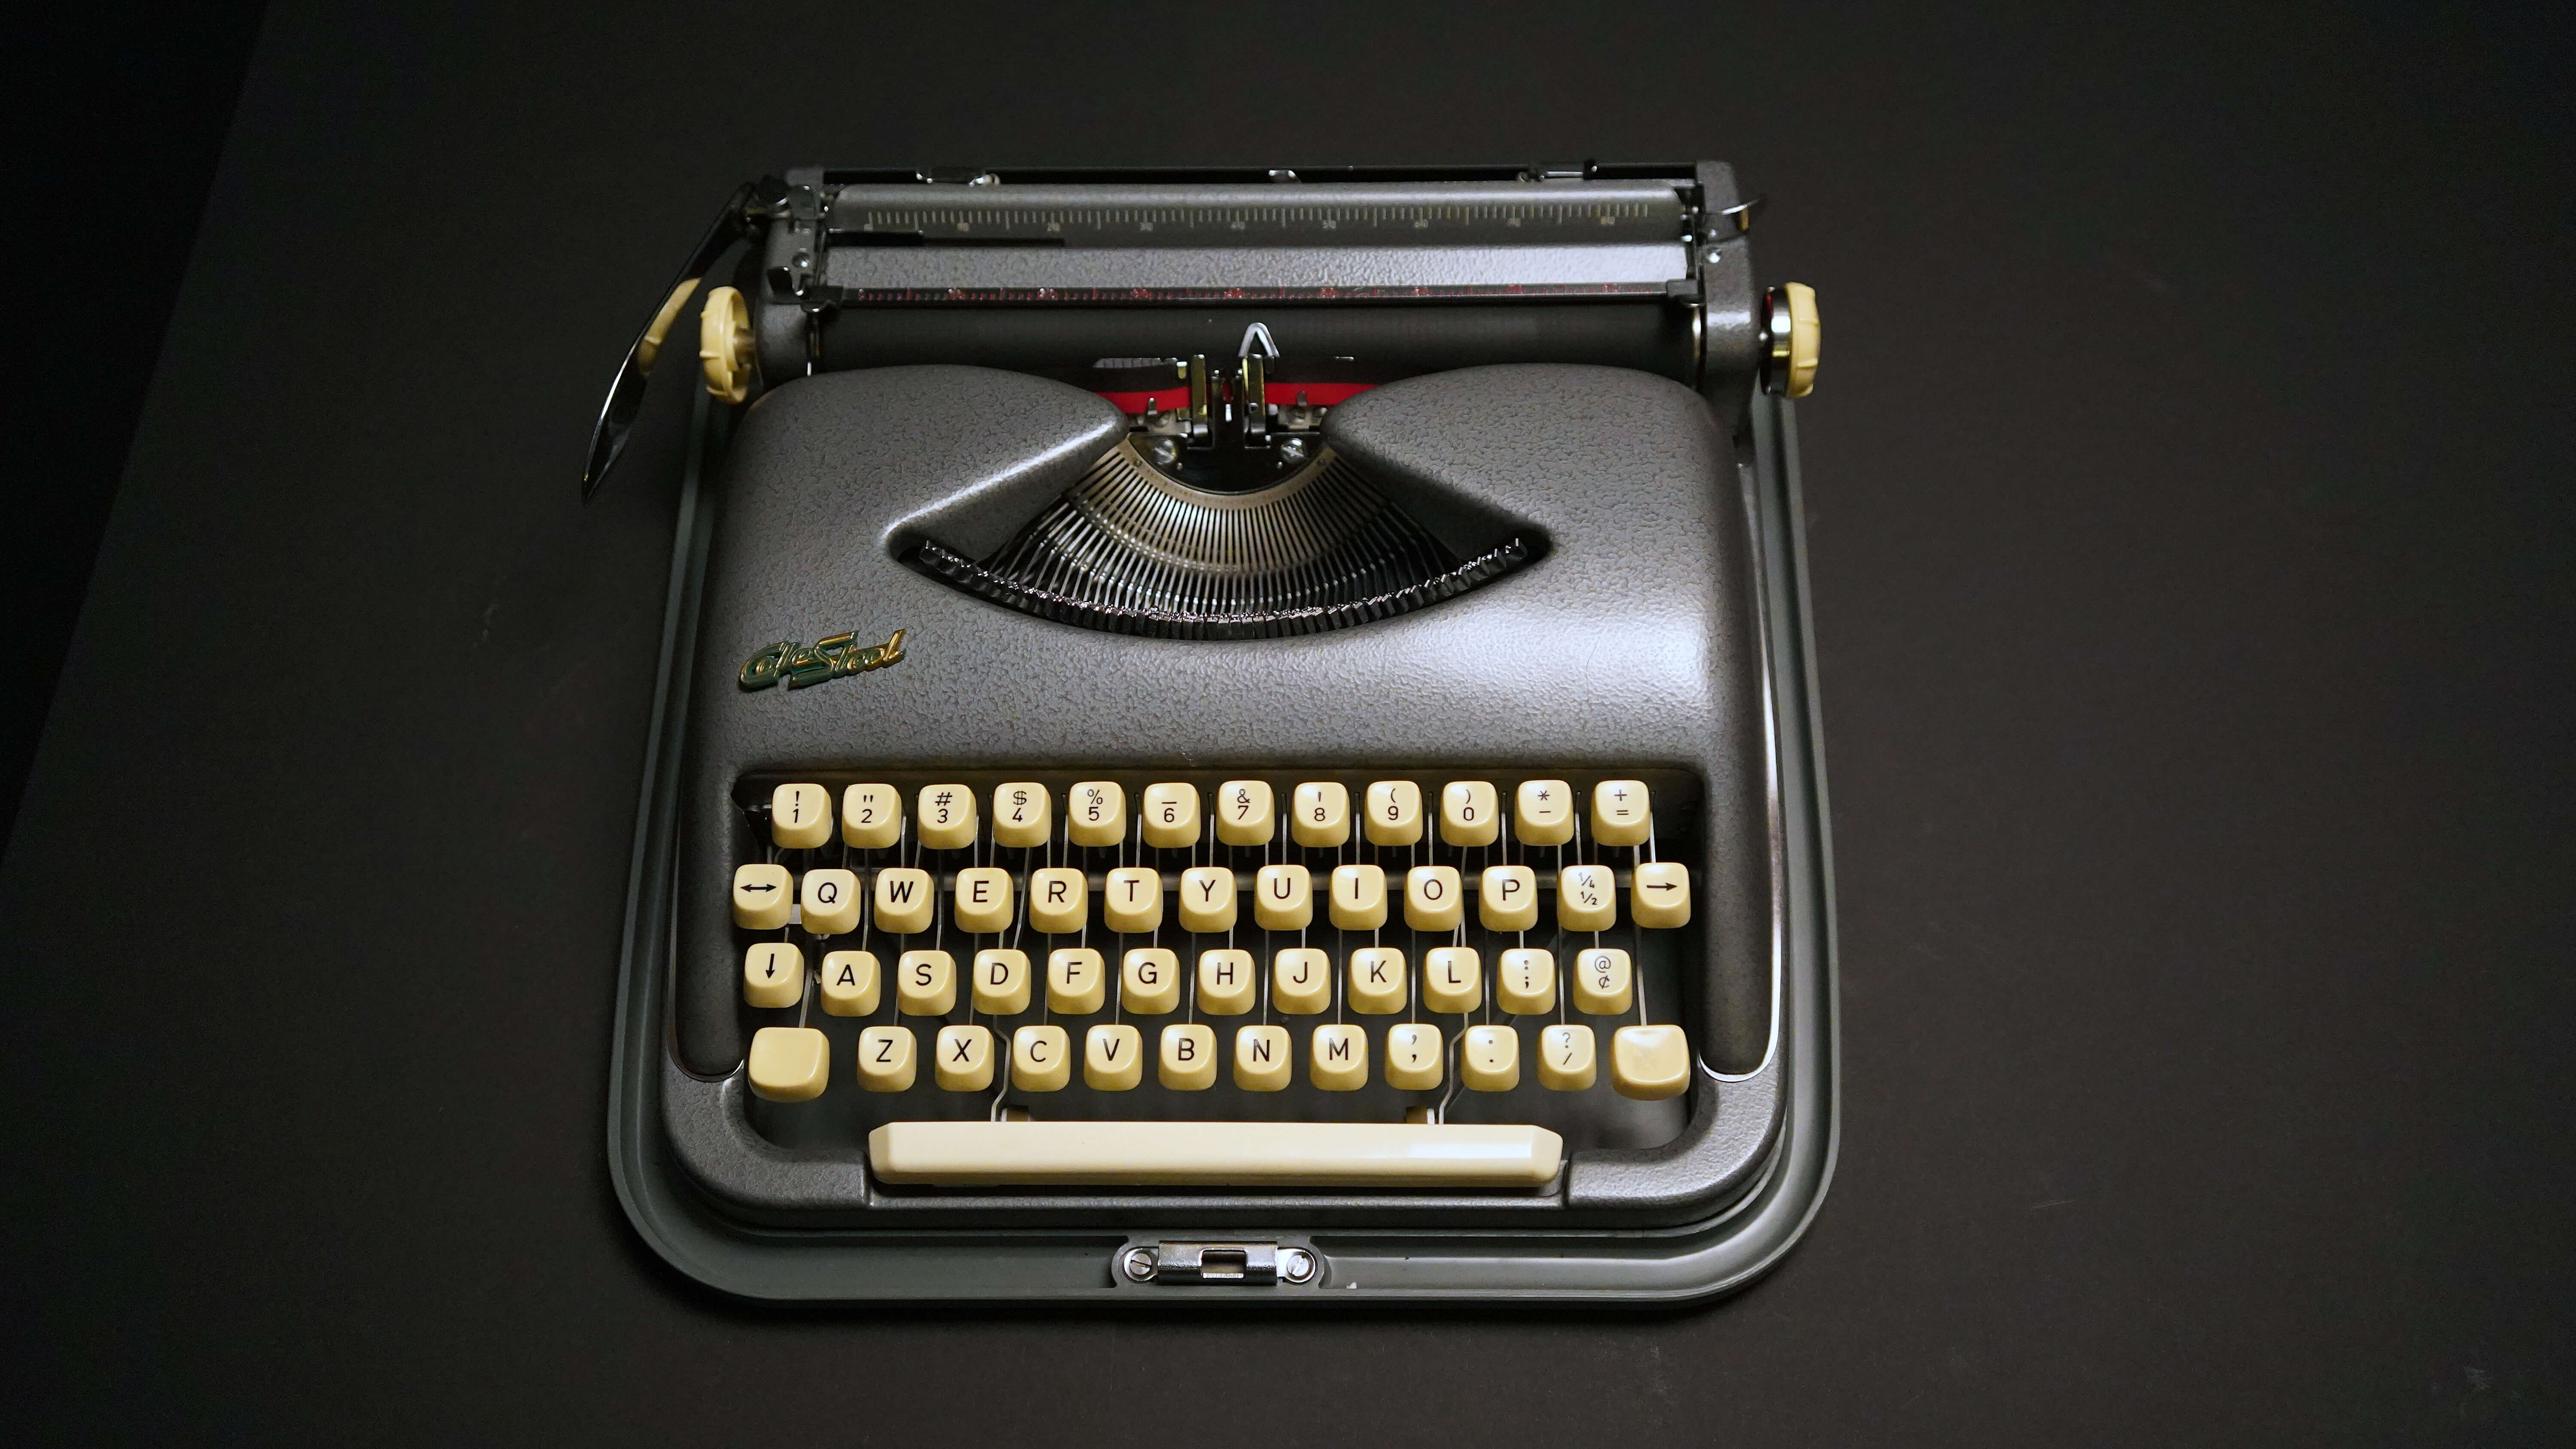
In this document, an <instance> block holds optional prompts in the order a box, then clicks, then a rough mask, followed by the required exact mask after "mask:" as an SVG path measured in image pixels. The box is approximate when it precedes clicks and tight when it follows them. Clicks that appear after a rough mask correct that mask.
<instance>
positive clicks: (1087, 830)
mask: <svg viewBox="0 0 2576 1449" xmlns="http://www.w3.org/2000/svg"><path fill="white" fill-rule="evenodd" d="M1064 833H1065V838H1066V839H1068V840H1071V841H1072V842H1073V843H1074V844H1076V845H1116V844H1117V843H1118V842H1120V841H1122V840H1125V839H1126V838H1127V789H1126V787H1125V786H1123V785H1121V784H1119V783H1118V782H1117V781H1115V780H1084V781H1081V782H1079V783H1077V784H1076V785H1075V786H1074V787H1073V788H1072V789H1071V790H1068V791H1066V792H1065V797H1064Z"/></svg>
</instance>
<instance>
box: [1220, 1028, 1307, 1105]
mask: <svg viewBox="0 0 2576 1449" xmlns="http://www.w3.org/2000/svg"><path fill="white" fill-rule="evenodd" d="M1295 1055H1296V1048H1294V1047H1293V1046H1291V1045H1290V1044H1289V1041H1288V1028H1286V1027H1284V1026H1246V1027H1239V1028H1237V1029H1236V1030H1235V1033H1234V1084H1235V1085H1236V1086H1238V1087H1241V1088H1242V1089H1243V1090H1245V1091H1247V1092H1279V1091H1285V1090H1287V1087H1288V1064H1289V1062H1290V1061H1291V1060H1292V1059H1293V1058H1294V1057H1295Z"/></svg>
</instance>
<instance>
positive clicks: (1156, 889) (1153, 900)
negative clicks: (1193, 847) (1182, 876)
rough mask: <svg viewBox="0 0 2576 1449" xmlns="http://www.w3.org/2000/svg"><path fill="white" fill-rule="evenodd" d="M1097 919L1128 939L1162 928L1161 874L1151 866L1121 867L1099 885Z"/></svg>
mask: <svg viewBox="0 0 2576 1449" xmlns="http://www.w3.org/2000/svg"><path fill="white" fill-rule="evenodd" d="M1100 920H1101V924H1103V925H1105V926H1107V927H1108V928H1109V929H1111V930H1113V931H1116V932H1118V933H1120V934H1121V935H1128V936H1144V935H1150V934H1152V933H1153V932H1155V931H1157V930H1160V929H1161V928H1162V925H1163V873H1162V872H1161V871H1159V870H1156V869H1154V868H1153V867H1151V866H1141V865H1122V866H1120V867H1118V868H1117V869H1116V870H1113V871H1111V872H1110V873H1109V875H1108V877H1107V878H1106V879H1104V880H1103V881H1102V882H1101V884H1100Z"/></svg>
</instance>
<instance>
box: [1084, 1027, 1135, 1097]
mask: <svg viewBox="0 0 2576 1449" xmlns="http://www.w3.org/2000/svg"><path fill="white" fill-rule="evenodd" d="M1143 1080H1145V1036H1144V1033H1142V1032H1140V1031H1138V1030H1136V1028H1134V1027H1132V1026H1095V1027H1093V1028H1092V1029H1091V1030H1089V1031H1087V1032H1084V1033H1083V1034H1082V1082H1083V1085H1084V1086H1087V1087H1089V1088H1091V1089H1092V1090H1094V1091H1099V1092H1125V1091H1130V1090H1133V1089H1134V1087H1135V1086H1136V1084H1137V1083H1138V1082H1141V1081H1143Z"/></svg>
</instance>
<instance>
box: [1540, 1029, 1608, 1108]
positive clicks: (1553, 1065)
mask: <svg viewBox="0 0 2576 1449" xmlns="http://www.w3.org/2000/svg"><path fill="white" fill-rule="evenodd" d="M1593 1076H1594V1065H1593V1059H1592V1028H1590V1027H1588V1026H1551V1027H1549V1028H1547V1029H1546V1030H1544V1031H1541V1032H1540V1033H1539V1034H1538V1084H1539V1085H1540V1086H1542V1087H1545V1088H1547V1089H1548V1090H1549V1091H1551V1092H1580V1091H1582V1090H1584V1089H1585V1088H1587V1087H1589V1086H1591V1085H1592V1082H1593Z"/></svg>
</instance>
